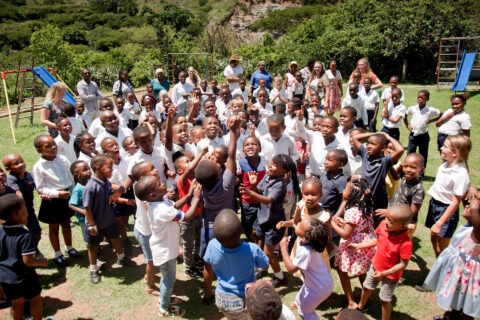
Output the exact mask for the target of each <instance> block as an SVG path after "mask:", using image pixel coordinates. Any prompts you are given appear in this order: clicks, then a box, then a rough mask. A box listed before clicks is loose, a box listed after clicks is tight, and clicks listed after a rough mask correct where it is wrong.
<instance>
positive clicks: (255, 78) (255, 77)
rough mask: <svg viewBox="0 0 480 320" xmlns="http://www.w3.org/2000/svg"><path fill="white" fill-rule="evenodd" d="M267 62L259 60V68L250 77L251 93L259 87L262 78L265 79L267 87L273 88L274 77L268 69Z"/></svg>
mask: <svg viewBox="0 0 480 320" xmlns="http://www.w3.org/2000/svg"><path fill="white" fill-rule="evenodd" d="M266 67H267V64H266V63H265V61H259V62H258V70H257V71H255V72H254V73H252V76H251V77H250V94H251V95H253V91H255V89H257V88H258V86H259V83H260V80H265V84H266V87H267V88H268V89H270V90H271V89H272V82H273V77H272V75H271V74H270V73H269V72H268V71H267V70H266Z"/></svg>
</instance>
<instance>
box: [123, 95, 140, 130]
mask: <svg viewBox="0 0 480 320" xmlns="http://www.w3.org/2000/svg"><path fill="white" fill-rule="evenodd" d="M126 99H127V101H126V102H125V109H127V110H128V111H130V114H131V115H132V126H133V128H136V127H137V126H138V117H139V116H140V113H141V112H142V108H141V107H140V106H139V104H138V102H137V101H135V93H134V92H132V91H129V92H127V96H126Z"/></svg>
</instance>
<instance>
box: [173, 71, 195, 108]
mask: <svg viewBox="0 0 480 320" xmlns="http://www.w3.org/2000/svg"><path fill="white" fill-rule="evenodd" d="M178 79H179V80H180V81H179V82H178V83H177V84H176V85H175V86H174V87H173V89H172V102H173V104H175V105H176V106H177V113H178V114H181V115H187V114H188V106H187V99H188V97H189V96H190V94H191V93H192V91H193V89H195V87H194V86H193V85H191V84H190V83H188V82H186V80H187V74H186V73H185V72H184V71H182V72H180V73H179V74H178Z"/></svg>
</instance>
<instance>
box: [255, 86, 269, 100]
mask: <svg viewBox="0 0 480 320" xmlns="http://www.w3.org/2000/svg"><path fill="white" fill-rule="evenodd" d="M260 89H262V88H260V87H258V88H257V89H255V90H253V94H252V95H253V97H254V98H256V97H257V95H258V91H259V90H260ZM263 89H265V90H267V96H269V97H270V89H268V88H263Z"/></svg>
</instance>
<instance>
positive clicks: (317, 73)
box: [305, 61, 330, 106]
mask: <svg viewBox="0 0 480 320" xmlns="http://www.w3.org/2000/svg"><path fill="white" fill-rule="evenodd" d="M314 92H317V93H318V96H319V97H320V100H322V98H324V101H323V104H322V105H323V106H327V105H328V103H329V102H328V98H329V97H330V82H329V81H328V79H327V77H326V76H325V70H323V64H322V62H321V61H316V62H315V64H314V65H313V72H312V74H311V75H310V79H309V80H308V84H307V92H306V93H305V98H307V99H309V98H310V96H311V95H312V94H313V93H314Z"/></svg>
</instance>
